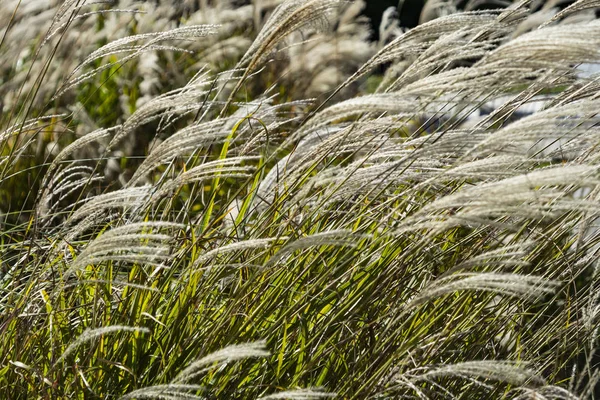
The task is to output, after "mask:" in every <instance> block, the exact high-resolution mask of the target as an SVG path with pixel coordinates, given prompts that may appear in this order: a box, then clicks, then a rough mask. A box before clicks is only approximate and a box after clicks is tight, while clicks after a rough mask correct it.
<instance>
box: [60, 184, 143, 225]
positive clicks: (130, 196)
mask: <svg viewBox="0 0 600 400" xmlns="http://www.w3.org/2000/svg"><path fill="white" fill-rule="evenodd" d="M150 190H151V187H150V186H148V185H147V186H140V187H135V188H126V189H120V190H116V191H114V192H109V193H105V194H101V195H98V196H93V197H91V198H90V199H89V200H88V201H87V202H86V203H85V204H83V205H82V206H81V207H79V208H78V209H77V210H76V211H75V212H74V213H73V214H71V215H70V216H69V217H68V220H67V225H73V224H74V223H75V222H76V221H79V220H81V219H83V218H89V217H90V216H92V215H96V216H101V215H103V214H105V213H106V212H107V211H109V210H111V209H122V210H125V209H127V208H130V207H136V206H139V204H140V202H141V201H143V200H144V199H145V198H147V197H148V196H149V195H150ZM70 229H71V230H75V229H76V226H75V227H73V228H70Z"/></svg>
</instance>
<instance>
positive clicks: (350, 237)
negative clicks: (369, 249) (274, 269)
mask: <svg viewBox="0 0 600 400" xmlns="http://www.w3.org/2000/svg"><path fill="white" fill-rule="evenodd" d="M359 238H360V239H366V238H368V237H367V236H364V235H357V234H355V233H354V232H352V231H349V230H345V229H337V230H334V231H326V232H319V233H317V234H314V235H310V236H307V237H302V238H299V239H297V240H293V241H291V242H290V243H288V244H286V245H285V246H283V247H282V248H281V250H279V251H278V252H277V253H275V254H274V255H273V257H271V258H270V259H269V261H268V263H267V264H266V266H267V267H269V266H272V265H273V264H276V263H277V262H279V261H280V260H281V259H283V258H284V257H286V256H287V255H289V254H291V253H293V252H294V251H296V250H302V249H306V248H309V247H314V246H350V247H357V246H358V243H357V239H359Z"/></svg>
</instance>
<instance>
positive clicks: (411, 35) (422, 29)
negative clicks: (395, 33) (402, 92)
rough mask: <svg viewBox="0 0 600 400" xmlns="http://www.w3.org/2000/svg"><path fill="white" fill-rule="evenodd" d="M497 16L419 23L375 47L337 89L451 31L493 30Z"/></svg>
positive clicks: (473, 15)
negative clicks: (393, 38)
mask: <svg viewBox="0 0 600 400" xmlns="http://www.w3.org/2000/svg"><path fill="white" fill-rule="evenodd" d="M497 19H498V15H497V14H496V13H491V12H483V13H482V12H470V13H458V14H451V15H448V16H444V17H441V18H437V19H434V20H432V21H429V22H426V23H424V24H422V25H419V26H417V27H416V28H414V29H411V30H409V31H407V32H405V33H404V34H403V35H401V36H399V37H397V38H396V39H395V40H393V41H392V42H390V43H389V44H388V45H387V46H385V47H384V48H382V49H381V50H379V52H378V53H377V54H375V55H374V56H373V57H372V58H371V59H370V60H369V61H367V62H366V63H365V64H364V65H363V66H362V67H361V68H360V69H359V70H358V71H357V72H356V73H355V74H354V75H352V76H351V77H350V78H348V80H346V82H344V83H343V84H342V85H340V88H342V87H345V86H347V85H349V84H350V83H352V82H354V81H355V80H357V79H358V78H360V77H361V76H363V75H365V74H367V73H368V72H370V71H372V70H373V69H374V68H376V67H377V66H379V65H382V64H385V63H389V62H393V61H396V60H401V59H410V58H411V57H416V56H419V55H420V54H421V53H422V52H423V51H424V50H426V49H427V48H428V47H429V46H430V45H431V44H432V43H433V42H434V41H435V40H436V39H438V38H442V37H444V36H445V35H447V34H453V33H455V32H456V31H458V30H461V29H469V30H475V29H479V31H480V32H486V31H489V32H495V30H494V29H491V28H493V27H494V25H493V24H494V23H495V22H496V21H497Z"/></svg>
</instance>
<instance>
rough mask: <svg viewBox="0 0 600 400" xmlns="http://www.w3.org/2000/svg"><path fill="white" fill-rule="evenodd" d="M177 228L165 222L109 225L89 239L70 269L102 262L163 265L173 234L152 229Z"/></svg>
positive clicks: (169, 250) (169, 249) (169, 254)
mask: <svg viewBox="0 0 600 400" xmlns="http://www.w3.org/2000/svg"><path fill="white" fill-rule="evenodd" d="M181 227H182V226H181V225H179V224H175V223H169V222H141V223H129V224H127V225H123V226H120V227H117V228H113V229H111V230H109V231H106V232H104V233H102V234H101V235H100V236H99V237H97V238H96V239H94V240H93V241H91V242H90V243H89V244H88V245H87V246H86V248H85V249H84V250H83V251H82V252H81V254H79V255H78V256H77V258H76V259H75V261H74V262H73V263H72V264H71V267H70V270H72V271H75V270H78V269H80V268H82V267H85V266H86V265H88V264H99V263H102V262H104V261H124V262H129V263H141V264H145V265H151V266H154V267H159V268H160V267H164V263H165V262H166V261H168V260H170V259H171V258H172V254H171V246H170V243H169V242H171V241H172V240H173V237H172V236H171V235H168V234H164V233H152V231H154V230H161V229H176V228H181Z"/></svg>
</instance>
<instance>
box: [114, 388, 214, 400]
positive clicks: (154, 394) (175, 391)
mask: <svg viewBox="0 0 600 400" xmlns="http://www.w3.org/2000/svg"><path fill="white" fill-rule="evenodd" d="M199 391H202V392H204V391H206V387H204V386H201V385H178V384H166V385H155V386H150V387H145V388H141V389H137V390H134V391H133V392H131V393H128V394H126V395H125V396H121V397H119V399H122V400H127V399H163V400H178V399H181V400H183V399H190V400H195V399H197V400H201V399H205V398H206V397H203V396H197V395H194V394H191V393H190V392H199Z"/></svg>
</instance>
